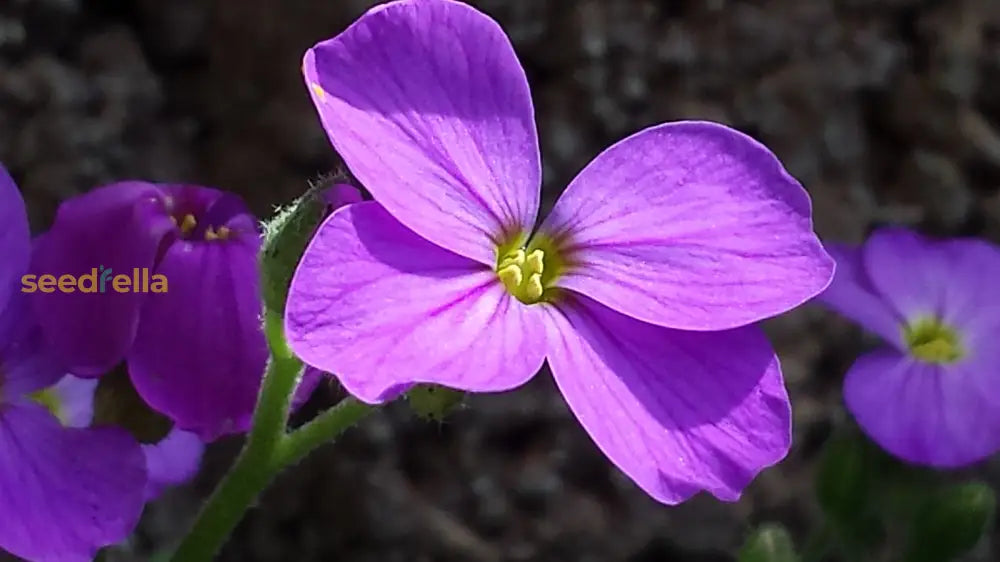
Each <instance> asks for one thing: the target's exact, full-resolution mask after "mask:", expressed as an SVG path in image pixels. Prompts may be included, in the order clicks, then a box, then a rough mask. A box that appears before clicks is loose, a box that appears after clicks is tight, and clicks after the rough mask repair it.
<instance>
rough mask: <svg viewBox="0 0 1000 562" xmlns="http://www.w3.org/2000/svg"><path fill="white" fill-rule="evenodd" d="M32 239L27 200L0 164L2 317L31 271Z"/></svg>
mask: <svg viewBox="0 0 1000 562" xmlns="http://www.w3.org/2000/svg"><path fill="white" fill-rule="evenodd" d="M30 252H31V237H30V232H29V231H28V214H27V212H26V211H25V209H24V200H23V199H21V193H20V192H19V191H18V190H17V185H15V184H14V179H13V178H11V177H10V174H8V173H7V169H6V168H4V167H3V165H2V164H0V255H3V260H0V314H3V310H4V308H6V306H7V301H8V300H9V299H10V297H11V296H12V294H13V293H14V291H16V290H17V285H18V280H19V279H20V278H21V276H22V275H24V272H25V271H26V270H27V269H28V258H29V255H30Z"/></svg>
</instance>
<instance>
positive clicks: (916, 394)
mask: <svg viewBox="0 0 1000 562" xmlns="http://www.w3.org/2000/svg"><path fill="white" fill-rule="evenodd" d="M995 341H996V334H995V335H994V339H993V342H995ZM998 388H1000V352H998V351H996V350H994V349H984V350H982V351H981V352H980V353H974V354H973V355H972V356H970V357H968V358H966V359H964V360H962V361H960V362H959V363H955V364H954V365H946V366H942V365H934V364H930V363H923V362H920V361H917V360H915V359H913V358H910V357H908V356H906V355H904V354H903V353H900V352H899V351H896V350H892V349H880V350H877V351H874V352H872V353H869V354H867V355H864V356H862V357H861V358H859V359H858V360H857V362H855V363H854V365H853V366H852V367H851V369H850V371H848V373H847V378H846V379H845V381H844V400H845V402H846V403H847V407H848V409H849V410H850V411H851V413H852V414H854V417H855V419H856V420H857V421H858V424H859V425H860V426H861V427H862V429H864V430H865V432H866V433H867V434H868V435H869V436H871V438H872V439H873V440H874V441H875V442H876V443H878V444H879V445H880V446H881V447H882V448H884V449H885V450H887V451H889V452H890V453H892V454H894V455H896V456H898V457H900V458H902V459H904V460H907V461H909V462H912V463H918V464H925V465H930V466H935V467H940V468H952V467H958V466H962V465H967V464H970V463H974V462H977V461H980V460H983V459H984V458H986V457H988V456H990V455H992V454H994V453H996V452H997V451H1000V392H998V390H997V389H998Z"/></svg>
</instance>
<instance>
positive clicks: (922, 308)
mask: <svg viewBox="0 0 1000 562" xmlns="http://www.w3.org/2000/svg"><path fill="white" fill-rule="evenodd" d="M863 256H864V265H865V270H866V272H867V273H868V276H869V278H870V279H871V282H872V286H873V287H874V288H875V289H877V290H878V291H879V293H880V294H881V295H882V298H883V299H884V300H885V301H886V302H887V303H888V304H889V305H890V306H892V307H893V308H894V310H896V311H897V314H898V315H899V316H900V317H902V318H905V319H907V320H911V321H912V320H913V319H915V318H918V317H920V316H933V317H936V318H938V319H940V320H942V321H943V322H945V323H946V324H949V325H952V326H956V327H960V328H962V329H963V330H965V331H968V332H970V335H976V334H980V333H989V334H991V335H992V334H993V328H1000V302H998V301H997V300H996V299H990V298H984V295H989V294H992V293H993V291H994V285H995V281H996V279H997V278H998V277H1000V249H998V248H997V247H996V246H994V245H992V244H990V243H988V242H985V241H983V240H977V239H962V238H957V239H950V240H934V239H930V238H926V237H924V236H921V235H920V234H918V233H916V232H912V231H909V230H905V229H902V228H884V229H880V230H878V231H876V232H874V233H873V234H872V235H871V237H870V238H869V239H868V241H867V242H866V244H865V246H864V250H863ZM988 345H993V343H989V344H988Z"/></svg>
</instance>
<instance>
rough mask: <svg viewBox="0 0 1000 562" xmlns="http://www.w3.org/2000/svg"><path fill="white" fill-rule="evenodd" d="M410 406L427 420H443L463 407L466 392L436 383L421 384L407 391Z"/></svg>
mask: <svg viewBox="0 0 1000 562" xmlns="http://www.w3.org/2000/svg"><path fill="white" fill-rule="evenodd" d="M406 399H407V401H408V402H409V403H410V408H412V409H413V412H414V413H416V414H417V415H418V416H419V417H421V418H422V419H424V420H427V421H442V420H444V418H445V417H447V416H448V415H449V414H451V413H453V412H455V411H456V410H458V409H459V408H461V407H462V402H463V401H464V400H465V393H464V392H461V391H458V390H453V389H451V388H447V387H444V386H438V385H434V384H421V385H417V386H415V387H413V388H412V389H410V391H409V392H407V393H406Z"/></svg>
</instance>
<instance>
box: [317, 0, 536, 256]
mask: <svg viewBox="0 0 1000 562" xmlns="http://www.w3.org/2000/svg"><path fill="white" fill-rule="evenodd" d="M303 71H304V73H305V79H306V82H307V85H308V86H309V91H310V95H311V96H312V99H313V103H314V104H315V105H316V108H317V110H318V112H319V116H320V120H321V121H322V123H323V127H324V128H325V129H326V131H327V134H328V135H329V136H330V140H331V141H332V143H333V146H334V148H336V150H337V153H338V154H340V156H342V157H343V159H344V161H345V162H346V163H347V165H348V166H349V167H350V169H351V171H352V172H353V173H354V175H355V176H356V177H357V178H358V179H359V180H360V181H361V183H362V184H363V185H364V186H365V187H366V188H367V189H368V190H369V191H370V192H371V193H372V195H373V196H374V197H375V199H376V200H377V201H378V202H380V203H381V204H382V205H384V206H385V208H386V209H388V211H389V212H390V213H392V215H393V216H394V217H395V218H396V219H397V220H399V221H400V222H402V223H403V224H405V225H406V226H407V227H409V228H410V229H411V230H413V231H414V232H416V233H417V234H419V235H420V236H422V237H424V238H426V239H427V240H430V241H431V242H434V243H435V244H437V245H439V246H441V247H442V248H446V249H448V250H451V251H453V252H455V253H458V254H460V255H463V256H465V257H468V258H471V259H473V260H476V261H478V262H481V263H484V264H487V265H491V266H492V265H495V263H496V260H497V255H496V246H497V244H499V243H503V242H507V241H508V240H506V238H509V237H510V236H512V235H517V234H521V233H524V234H526V233H528V232H530V231H531V229H532V227H533V226H534V223H535V218H536V216H537V213H538V205H539V197H540V192H539V188H540V185H541V157H540V154H539V149H538V134H537V132H536V129H535V119H534V107H533V106H532V102H531V93H530V91H529V89H528V82H527V78H526V77H525V74H524V69H522V68H521V64H520V63H519V62H518V60H517V56H516V54H515V53H514V49H513V47H512V46H511V44H510V40H509V39H507V36H506V35H504V32H503V30H502V29H501V28H500V26H499V25H498V24H497V23H496V22H495V21H493V20H492V19H491V18H489V17H488V16H486V15H485V14H482V13H481V12H478V11H477V10H476V9H475V8H472V7H471V6H468V5H466V4H462V3H460V2H452V1H448V0H430V1H426V0H425V1H407V0H404V1H399V2H391V3H388V4H385V5H382V6H379V7H377V8H374V9H372V10H371V11H369V12H368V13H366V14H365V15H363V16H362V17H361V18H360V19H358V20H357V21H356V22H355V23H354V24H352V25H351V26H350V27H348V28H347V30H345V31H344V32H343V33H341V34H340V35H338V36H336V37H334V38H333V39H330V40H327V41H324V42H322V43H319V44H317V45H316V46H315V47H313V48H312V49H310V50H309V51H308V52H307V53H306V56H305V59H304V63H303Z"/></svg>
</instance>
